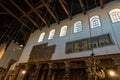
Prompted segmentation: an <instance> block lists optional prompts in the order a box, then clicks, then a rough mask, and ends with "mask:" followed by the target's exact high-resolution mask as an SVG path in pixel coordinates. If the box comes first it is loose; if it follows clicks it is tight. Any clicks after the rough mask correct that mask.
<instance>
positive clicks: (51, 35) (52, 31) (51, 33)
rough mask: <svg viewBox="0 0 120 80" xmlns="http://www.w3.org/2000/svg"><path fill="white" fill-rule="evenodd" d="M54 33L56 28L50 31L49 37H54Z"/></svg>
mask: <svg viewBox="0 0 120 80" xmlns="http://www.w3.org/2000/svg"><path fill="white" fill-rule="evenodd" d="M54 34H55V29H52V30H51V31H50V33H49V37H48V39H53V37H54Z"/></svg>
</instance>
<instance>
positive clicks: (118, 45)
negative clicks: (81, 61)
mask: <svg viewBox="0 0 120 80" xmlns="http://www.w3.org/2000/svg"><path fill="white" fill-rule="evenodd" d="M115 8H119V9H120V1H119V0H117V1H112V2H110V3H108V4H106V5H104V9H101V8H100V7H97V8H94V9H92V10H89V11H87V14H86V15H84V14H83V13H80V14H78V15H75V16H73V19H72V20H69V19H66V20H63V21H61V22H60V24H59V25H58V24H56V23H55V24H52V25H51V26H50V28H47V27H46V28H43V29H42V30H41V31H39V30H37V31H35V32H34V33H32V34H31V36H30V38H29V40H28V42H27V45H26V46H25V48H24V50H23V52H22V55H21V57H20V59H19V62H20V63H21V62H27V61H28V59H29V55H30V52H31V50H32V47H33V46H34V45H39V44H43V43H48V45H56V49H55V53H54V54H53V55H52V58H51V60H56V59H65V58H75V57H85V56H90V54H91V53H92V51H91V50H89V51H83V52H78V53H74V54H65V45H66V42H69V41H74V40H78V39H84V38H88V37H90V30H91V36H97V35H102V34H106V33H109V34H110V35H111V37H112V41H113V43H114V45H110V46H104V47H100V48H95V49H93V52H94V53H95V55H106V54H116V53H119V52H120V37H119V35H120V22H118V23H114V24H113V23H112V22H111V19H110V16H109V11H110V10H112V9H115ZM94 15H98V16H100V19H101V24H102V26H101V27H98V28H94V29H90V28H89V27H90V26H89V19H90V17H92V16H94ZM79 20H80V21H82V25H83V31H82V32H79V33H73V24H74V23H75V22H76V21H79ZM64 25H67V26H68V30H67V35H66V36H63V37H59V34H60V29H61V27H62V26H64ZM52 29H55V30H56V33H55V36H54V39H52V40H48V36H49V32H50V30H52ZM42 32H45V33H46V35H45V38H44V40H43V42H40V43H38V42H37V41H38V39H39V36H40V34H41V33H42Z"/></svg>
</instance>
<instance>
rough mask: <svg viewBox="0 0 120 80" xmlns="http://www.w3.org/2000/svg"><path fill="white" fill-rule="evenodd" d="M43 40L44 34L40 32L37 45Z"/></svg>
mask: <svg viewBox="0 0 120 80" xmlns="http://www.w3.org/2000/svg"><path fill="white" fill-rule="evenodd" d="M44 38H45V32H42V33H41V34H40V36H39V39H38V43H39V42H42V41H43V40H44Z"/></svg>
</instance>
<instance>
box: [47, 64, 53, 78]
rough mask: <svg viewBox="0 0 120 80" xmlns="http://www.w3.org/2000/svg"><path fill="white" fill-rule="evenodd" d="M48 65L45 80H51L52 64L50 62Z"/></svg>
mask: <svg viewBox="0 0 120 80" xmlns="http://www.w3.org/2000/svg"><path fill="white" fill-rule="evenodd" d="M48 65H49V70H48V75H47V80H51V74H52V68H53V63H52V62H50V63H48Z"/></svg>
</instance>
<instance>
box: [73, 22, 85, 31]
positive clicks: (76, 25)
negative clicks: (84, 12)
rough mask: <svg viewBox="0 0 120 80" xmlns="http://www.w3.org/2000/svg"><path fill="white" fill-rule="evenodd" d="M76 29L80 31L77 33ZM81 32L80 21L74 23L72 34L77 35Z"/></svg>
mask: <svg viewBox="0 0 120 80" xmlns="http://www.w3.org/2000/svg"><path fill="white" fill-rule="evenodd" d="M78 25H79V27H78ZM76 28H78V29H80V30H78V31H77V30H76ZM81 31H83V26H82V21H76V22H75V23H74V27H73V33H78V32H81Z"/></svg>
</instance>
